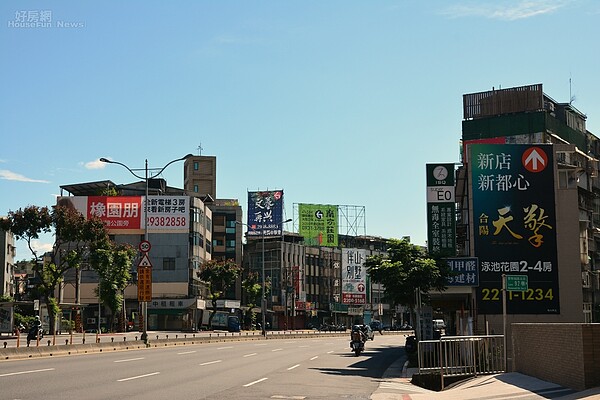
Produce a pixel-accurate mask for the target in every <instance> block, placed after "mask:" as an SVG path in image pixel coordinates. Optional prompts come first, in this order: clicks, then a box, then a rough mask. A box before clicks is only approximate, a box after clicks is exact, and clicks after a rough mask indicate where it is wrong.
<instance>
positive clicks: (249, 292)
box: [242, 272, 271, 327]
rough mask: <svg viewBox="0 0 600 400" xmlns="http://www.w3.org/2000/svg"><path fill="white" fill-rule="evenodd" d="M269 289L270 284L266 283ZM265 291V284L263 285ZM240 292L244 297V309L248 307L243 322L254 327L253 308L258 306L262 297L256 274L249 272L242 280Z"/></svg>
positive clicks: (254, 316) (254, 314) (260, 285)
mask: <svg viewBox="0 0 600 400" xmlns="http://www.w3.org/2000/svg"><path fill="white" fill-rule="evenodd" d="M268 284H269V288H270V286H271V285H270V282H268ZM265 289H266V284H265ZM242 290H243V291H244V293H245V295H246V307H248V311H247V315H246V316H245V318H244V321H245V322H247V323H248V324H249V325H250V326H251V327H253V326H256V313H255V312H254V307H256V306H257V305H258V302H259V301H260V298H261V295H262V284H261V282H259V280H258V273H256V272H249V273H248V275H247V276H246V279H244V280H242Z"/></svg>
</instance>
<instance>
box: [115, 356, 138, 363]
mask: <svg viewBox="0 0 600 400" xmlns="http://www.w3.org/2000/svg"><path fill="white" fill-rule="evenodd" d="M143 359H144V357H138V358H128V359H126V360H116V361H113V362H116V363H122V362H129V361H139V360H143Z"/></svg>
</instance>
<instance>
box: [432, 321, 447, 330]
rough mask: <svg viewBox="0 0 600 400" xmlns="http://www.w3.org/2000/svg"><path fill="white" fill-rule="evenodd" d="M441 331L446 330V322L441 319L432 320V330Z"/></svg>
mask: <svg viewBox="0 0 600 400" xmlns="http://www.w3.org/2000/svg"><path fill="white" fill-rule="evenodd" d="M442 329H446V322H444V320H443V319H434V320H433V330H434V331H441V330H442Z"/></svg>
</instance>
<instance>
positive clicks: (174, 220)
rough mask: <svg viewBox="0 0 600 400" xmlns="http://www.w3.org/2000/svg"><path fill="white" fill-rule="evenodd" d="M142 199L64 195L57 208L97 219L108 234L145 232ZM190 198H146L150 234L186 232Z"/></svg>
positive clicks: (134, 197) (59, 199) (58, 200)
mask: <svg viewBox="0 0 600 400" xmlns="http://www.w3.org/2000/svg"><path fill="white" fill-rule="evenodd" d="M144 198H145V197H143V196H65V197H58V199H57V205H59V206H67V207H72V208H74V209H76V210H77V211H79V212H80V213H81V214H83V216H84V217H86V218H92V217H98V218H100V219H101V220H102V221H103V222H104V224H105V225H106V228H107V229H108V230H109V232H113V231H121V232H123V231H129V232H131V231H133V232H134V233H141V231H143V230H144V229H145V226H146V224H145V219H144V208H145V204H144ZM189 226H190V198H189V197H188V196H148V230H149V231H150V232H161V231H169V232H182V233H183V232H188V231H189Z"/></svg>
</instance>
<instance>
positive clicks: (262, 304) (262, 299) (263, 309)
mask: <svg viewBox="0 0 600 400" xmlns="http://www.w3.org/2000/svg"><path fill="white" fill-rule="evenodd" d="M290 221H291V219H288V220H286V221H283V222H282V223H281V233H282V236H283V224H285V223H286V222H290ZM235 223H236V224H240V225H245V226H246V227H248V224H245V223H243V222H240V221H235ZM260 236H261V242H262V248H261V253H262V254H261V257H262V260H261V272H262V278H261V288H262V294H261V296H260V312H261V314H262V323H261V334H262V335H263V336H264V337H267V325H266V323H267V318H266V315H267V299H266V298H265V294H266V291H267V290H266V284H265V280H266V279H265V230H264V229H261V230H260ZM282 257H283V256H282Z"/></svg>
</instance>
